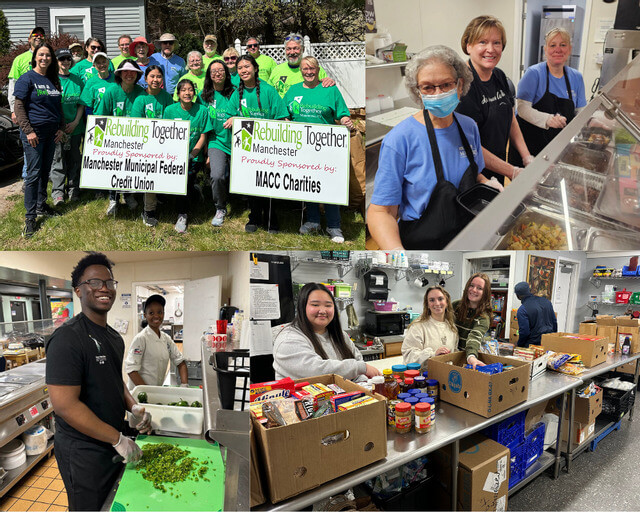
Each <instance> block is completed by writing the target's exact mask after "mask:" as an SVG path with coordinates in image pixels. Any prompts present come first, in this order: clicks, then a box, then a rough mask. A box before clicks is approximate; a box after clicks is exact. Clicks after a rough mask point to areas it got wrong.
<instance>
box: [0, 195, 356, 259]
mask: <svg viewBox="0 0 640 512" xmlns="http://www.w3.org/2000/svg"><path fill="white" fill-rule="evenodd" d="M49 197H51V195H50V194H49ZM9 199H10V200H13V201H14V202H15V205H14V207H13V208H12V209H11V210H10V211H9V212H8V213H7V214H6V215H5V216H4V217H3V218H1V219H0V247H2V249H3V250H30V251H32V250H36V251H44V250H58V251H68V250H99V251H107V250H130V251H179V250H191V251H205V250H229V251H236V250H256V249H264V250H276V249H288V250H319V249H348V250H355V249H363V248H364V242H365V229H364V219H363V218H362V215H361V213H359V212H355V211H353V210H347V209H345V208H342V212H341V213H342V231H343V233H344V237H345V243H344V244H335V243H332V242H331V240H330V239H329V237H328V236H326V235H304V236H303V235H300V234H298V228H299V227H300V220H301V212H300V210H299V209H297V208H298V207H297V205H298V203H293V202H287V203H285V204H283V205H282V206H281V207H280V208H279V209H278V217H279V220H280V233H279V234H269V233H267V232H266V231H263V230H262V229H259V230H258V231H257V232H256V233H252V234H249V233H245V231H244V225H245V224H246V223H247V220H248V216H249V211H248V210H247V209H246V207H245V201H244V200H243V199H242V198H240V197H235V196H234V197H232V199H231V205H230V206H231V208H230V211H229V213H228V214H227V218H226V220H225V223H224V225H223V226H222V227H220V228H214V227H213V226H211V219H212V217H213V214H214V213H215V212H214V208H213V204H212V199H211V193H210V192H209V194H208V196H207V195H206V194H205V200H204V202H203V201H201V200H198V202H197V203H196V204H194V205H192V211H191V212H190V213H189V226H188V230H187V232H186V233H184V234H179V233H177V232H176V231H175V230H174V229H173V226H174V224H175V222H176V219H177V215H176V214H175V213H174V212H175V209H174V207H173V204H172V200H171V198H166V199H163V204H162V205H158V220H159V221H160V222H159V224H158V225H157V226H156V227H153V228H150V227H147V226H145V225H144V224H143V223H142V219H141V213H142V194H136V200H137V201H138V203H139V205H138V208H137V209H136V210H135V211H134V212H131V211H129V209H128V208H127V206H126V205H125V204H121V205H119V208H118V213H117V215H116V217H115V218H113V217H109V218H107V217H106V215H105V211H106V209H107V205H108V200H107V199H106V198H105V199H94V197H93V193H89V192H84V193H83V194H82V199H81V201H79V202H76V203H71V204H69V203H64V204H63V205H60V206H59V207H58V210H59V211H60V212H61V215H59V216H56V217H49V218H44V219H41V220H39V221H38V226H39V229H38V231H37V232H36V234H35V235H34V236H33V237H32V238H31V239H28V240H26V239H24V238H22V235H21V234H22V228H23V226H24V214H25V209H24V202H23V196H22V194H18V195H15V196H12V197H10V198H9ZM49 203H50V204H51V201H50V200H49ZM163 210H164V211H163ZM323 221H324V219H323Z"/></svg>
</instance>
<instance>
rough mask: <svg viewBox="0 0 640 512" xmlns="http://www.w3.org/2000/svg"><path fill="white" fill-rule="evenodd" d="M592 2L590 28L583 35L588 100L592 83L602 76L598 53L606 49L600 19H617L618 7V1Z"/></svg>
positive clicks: (584, 75) (595, 0)
mask: <svg viewBox="0 0 640 512" xmlns="http://www.w3.org/2000/svg"><path fill="white" fill-rule="evenodd" d="M591 4H592V5H591V13H590V15H591V18H590V21H589V29H588V31H587V32H586V34H585V35H584V36H583V38H584V37H586V38H587V45H586V51H585V55H584V61H585V62H584V71H583V72H582V76H583V78H584V87H585V93H586V96H587V102H588V101H589V98H590V97H591V85H592V84H593V82H594V80H595V79H596V78H599V77H600V70H601V68H602V66H601V65H600V64H597V63H596V57H597V55H598V54H602V52H603V51H604V41H603V40H602V39H601V38H600V37H599V33H600V31H599V28H600V20H602V19H609V20H613V19H615V17H616V9H617V8H618V2H613V3H610V4H607V3H604V2H603V1H602V0H593V1H592V2H591Z"/></svg>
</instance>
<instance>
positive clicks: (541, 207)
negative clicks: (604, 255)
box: [447, 57, 640, 250]
mask: <svg viewBox="0 0 640 512" xmlns="http://www.w3.org/2000/svg"><path fill="white" fill-rule="evenodd" d="M506 212H511V213H510V214H509V213H506ZM638 246H640V57H638V58H636V59H635V60H633V61H632V62H630V63H629V64H628V65H627V67H625V68H624V69H623V70H622V71H621V72H620V73H619V74H618V75H617V76H616V77H615V78H614V79H612V80H611V81H610V82H609V83H608V84H607V86H606V87H604V88H603V89H602V91H601V93H600V94H599V95H598V96H597V97H596V98H594V99H593V101H591V102H590V103H589V104H588V105H587V106H586V107H585V108H584V109H583V110H582V111H581V112H580V113H579V114H578V115H577V116H576V117H575V118H574V119H573V120H572V121H571V123H569V124H568V125H567V127H566V128H565V129H564V130H562V132H561V133H560V134H559V135H558V136H557V137H556V138H555V139H554V140H553V141H552V142H551V143H550V144H549V145H548V146H547V147H546V148H544V149H543V150H542V151H541V152H540V154H538V155H537V157H536V159H535V160H534V161H533V163H531V164H530V165H529V166H528V167H527V168H526V169H525V170H524V171H523V172H522V173H521V174H520V175H519V176H518V177H517V179H516V180H514V182H513V183H511V184H510V185H509V186H508V187H506V188H505V191H504V192H502V193H501V194H500V195H499V196H498V197H497V198H496V199H495V200H494V201H493V202H492V203H490V204H488V205H486V207H484V209H482V211H480V212H479V213H478V214H477V216H476V217H475V218H474V220H473V221H472V222H470V223H469V224H468V225H467V227H466V228H465V229H464V230H463V231H461V232H460V233H459V234H458V236H457V237H456V238H455V239H454V240H452V241H451V242H450V244H449V245H448V246H447V249H469V248H471V247H473V248H474V249H508V250H528V249H538V250H608V249H637V248H638Z"/></svg>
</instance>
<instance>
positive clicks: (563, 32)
mask: <svg viewBox="0 0 640 512" xmlns="http://www.w3.org/2000/svg"><path fill="white" fill-rule="evenodd" d="M556 36H562V40H563V41H564V42H565V43H568V44H569V46H571V34H569V31H568V30H567V29H566V28H562V27H554V28H552V29H551V30H549V32H547V33H546V34H545V36H544V45H545V46H547V45H548V44H549V41H551V40H552V39H553V38H554V37H556Z"/></svg>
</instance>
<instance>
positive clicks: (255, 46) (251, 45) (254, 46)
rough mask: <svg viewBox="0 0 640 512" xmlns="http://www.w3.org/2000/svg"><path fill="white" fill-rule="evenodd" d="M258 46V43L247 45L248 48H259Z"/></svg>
mask: <svg viewBox="0 0 640 512" xmlns="http://www.w3.org/2000/svg"><path fill="white" fill-rule="evenodd" d="M257 47H258V44H257V43H256V44H248V45H247V48H257Z"/></svg>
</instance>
